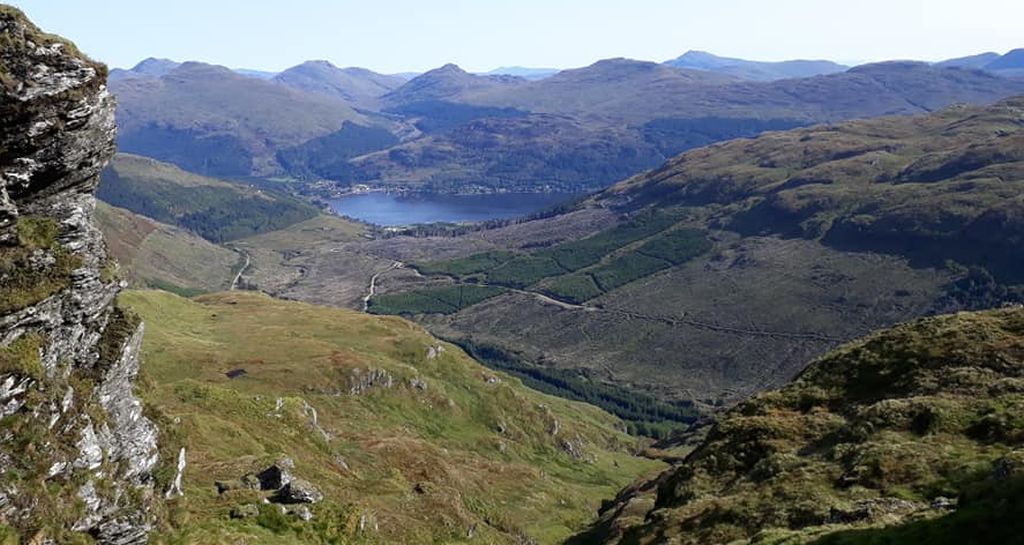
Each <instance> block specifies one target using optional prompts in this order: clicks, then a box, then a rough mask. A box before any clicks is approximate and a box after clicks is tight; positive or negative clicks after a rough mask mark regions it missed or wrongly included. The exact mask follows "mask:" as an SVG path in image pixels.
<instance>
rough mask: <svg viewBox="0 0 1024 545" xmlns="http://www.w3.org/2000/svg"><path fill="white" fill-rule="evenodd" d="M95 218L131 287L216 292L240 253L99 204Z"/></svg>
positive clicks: (227, 279) (228, 282)
mask: <svg viewBox="0 0 1024 545" xmlns="http://www.w3.org/2000/svg"><path fill="white" fill-rule="evenodd" d="M96 221H97V222H98V223H99V226H100V229H101V230H102V231H103V237H104V239H106V241H107V250H108V251H109V252H110V254H111V255H112V256H114V258H115V259H117V261H118V264H119V265H120V267H121V270H122V272H123V273H124V275H125V277H126V278H127V279H128V281H129V282H130V283H131V285H133V286H135V287H158V288H161V289H166V290H168V291H174V292H176V293H186V294H195V293H201V292H209V291H220V290H224V289H227V288H228V287H229V286H230V285H231V280H232V278H234V275H235V273H236V272H237V271H238V268H239V266H240V264H239V255H238V254H237V253H235V252H233V251H231V250H229V249H227V248H224V247H223V246H218V245H216V244H213V243H212V242H209V241H207V240H205V239H202V238H199V237H197V236H196V235H193V234H192V233H189V232H188V231H185V230H183V229H180V228H177V227H172V226H170V225H166V224H163V223H160V222H157V221H153V220H151V219H149V218H147V217H145V216H140V215H138V214H133V213H132V212H129V211H128V210H125V209H123V208H117V207H114V206H110V205H108V204H106V203H104V202H99V203H98V205H97V207H96Z"/></svg>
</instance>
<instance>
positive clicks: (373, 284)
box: [363, 261, 405, 312]
mask: <svg viewBox="0 0 1024 545" xmlns="http://www.w3.org/2000/svg"><path fill="white" fill-rule="evenodd" d="M402 267H405V263H402V262H401V261H395V262H393V263H391V265H390V266H389V267H388V268H386V269H384V270H383V271H379V272H376V273H374V274H373V276H371V277H370V289H369V290H368V292H367V294H366V297H363V312H366V311H368V310H370V299H371V298H373V296H374V295H376V293H377V279H378V278H380V275H382V274H384V273H388V272H391V271H393V270H395V269H401V268H402Z"/></svg>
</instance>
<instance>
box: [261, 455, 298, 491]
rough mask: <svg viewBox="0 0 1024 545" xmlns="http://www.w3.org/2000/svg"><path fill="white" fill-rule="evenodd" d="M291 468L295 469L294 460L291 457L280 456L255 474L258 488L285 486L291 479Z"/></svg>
mask: <svg viewBox="0 0 1024 545" xmlns="http://www.w3.org/2000/svg"><path fill="white" fill-rule="evenodd" d="M292 469H295V462H293V461H292V459H291V458H282V459H280V460H278V461H276V462H274V463H273V464H272V465H271V466H270V467H268V468H266V469H264V470H263V471H260V472H259V473H257V474H256V478H257V479H259V482H260V490H279V489H281V488H283V487H285V486H287V485H288V483H290V482H291V480H292V474H291V470H292Z"/></svg>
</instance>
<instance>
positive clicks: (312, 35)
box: [12, 0, 1024, 72]
mask: <svg viewBox="0 0 1024 545" xmlns="http://www.w3.org/2000/svg"><path fill="white" fill-rule="evenodd" d="M12 3H13V4H14V5H16V6H18V7H20V8H22V9H23V10H24V11H25V12H26V13H28V15H29V16H30V17H31V18H32V19H34V20H35V21H36V22H37V24H39V25H40V26H42V27H43V28H44V29H46V30H48V31H50V32H56V33H59V34H62V35H65V36H67V37H68V38H71V39H72V40H74V41H75V42H77V43H78V44H79V46H81V47H82V49H83V50H85V51H86V52H88V53H89V54H90V55H92V56H93V57H95V58H97V59H99V60H102V61H105V62H107V63H108V64H110V65H111V66H115V67H126V66H131V65H133V64H135V63H136V62H137V61H139V60H141V59H143V58H145V57H150V56H153V57H167V58H171V59H174V60H179V61H180V60H202V61H206V62H212V63H216V64H223V65H227V66H231V67H236V68H240V67H241V68H256V69H267V70H280V69H283V68H286V67H288V66H292V65H295V64H298V63H299V62H301V61H303V60H308V59H327V60H330V61H332V62H334V63H335V64H337V65H340V66H364V67H367V68H371V69H374V70H378V71H381V72H402V71H423V70H427V69H430V68H433V67H436V66H439V65H441V64H444V63H446V62H454V63H457V64H459V65H460V66H462V67H463V68H465V69H467V70H473V71H484V70H489V69H491V68H494V67H497V66H507V65H523V66H545V67H546V66H550V67H559V68H567V67H574V66H583V65H587V64H590V63H592V62H594V61H596V60H599V59H602V58H609V57H630V58H636V59H645V60H656V61H663V60H666V59H669V58H673V57H676V56H678V55H680V54H682V53H683V52H684V51H686V50H688V49H702V50H707V51H711V52H714V53H717V54H720V55H730V56H739V57H745V58H752V59H757V60H781V59H786V58H830V59H834V60H839V61H844V62H850V61H873V60H882V59H892V58H913V59H922V60H939V59H943V58H948V57H954V56H962V55H967V54H971V53H977V52H982V51H989V50H994V51H998V52H1005V51H1006V50H1009V49H1012V48H1016V47H1024V0H571V1H570V0H514V1H505V0H477V1H469V0H358V1H357V0H275V1H273V2H265V1H263V0H173V1H170V0H163V1H156V0H96V1H85V0H14V1H13V2H12Z"/></svg>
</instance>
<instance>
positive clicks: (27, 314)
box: [0, 6, 158, 544]
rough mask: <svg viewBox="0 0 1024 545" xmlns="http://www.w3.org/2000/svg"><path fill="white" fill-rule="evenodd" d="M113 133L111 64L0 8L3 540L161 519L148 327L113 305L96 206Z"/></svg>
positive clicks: (141, 536) (112, 270)
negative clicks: (143, 345)
mask: <svg viewBox="0 0 1024 545" xmlns="http://www.w3.org/2000/svg"><path fill="white" fill-rule="evenodd" d="M115 132H116V131H115V125H114V101H113V99H112V98H111V95H110V94H109V93H108V92H107V89H106V67H104V66H103V65H101V64H98V63H96V62H93V61H91V60H89V59H88V58H86V57H85V56H83V55H82V54H81V53H80V52H79V51H78V50H77V49H76V48H75V47H74V46H73V45H72V44H70V43H68V42H66V41H64V40H62V39H60V38H58V37H55V36H51V35H47V34H44V33H43V32H41V31H40V30H39V29H38V28H36V27H35V26H34V25H33V24H32V23H31V22H29V21H28V20H27V19H26V18H25V17H24V15H23V14H22V13H21V12H19V11H17V10H16V9H14V8H10V7H7V6H0V522H2V523H3V526H6V527H0V536H4V535H5V534H6V535H10V534H15V535H17V536H19V537H20V538H21V540H22V541H23V542H30V543H79V542H90V540H91V539H93V540H95V541H96V542H99V543H110V544H129V543H144V542H145V541H146V539H147V534H148V531H149V528H150V526H151V523H150V521H149V516H148V515H147V512H148V507H149V502H150V500H151V498H153V497H154V496H155V494H154V486H153V484H152V482H153V477H152V473H151V472H152V470H153V468H154V466H155V464H156V462H157V457H158V456H157V448H156V438H157V430H156V428H155V427H154V425H153V424H152V423H151V422H150V421H149V420H147V419H146V417H145V416H143V414H142V405H141V403H140V402H139V401H138V399H136V398H135V397H134V395H133V392H132V390H133V385H134V380H135V376H136V373H137V371H138V347H139V343H140V341H141V338H142V324H141V322H140V321H139V320H138V319H137V318H135V317H134V316H131V315H129V314H126V313H124V312H122V311H119V310H116V309H115V308H114V306H113V301H114V297H115V296H116V295H117V293H118V291H119V289H120V283H119V280H117V278H116V266H115V265H114V264H113V263H112V262H111V261H109V260H108V258H107V254H106V250H105V247H104V243H103V238H102V236H101V234H100V231H99V230H98V229H97V227H96V225H95V224H94V222H93V218H92V215H93V209H94V207H95V199H94V196H93V192H94V190H95V188H96V185H97V181H98V175H99V172H100V170H101V169H102V168H103V166H104V165H105V164H106V163H107V161H108V160H109V159H110V157H111V156H112V155H113V152H114V137H115ZM88 536H91V538H90V537H88ZM5 542H6V541H5Z"/></svg>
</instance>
